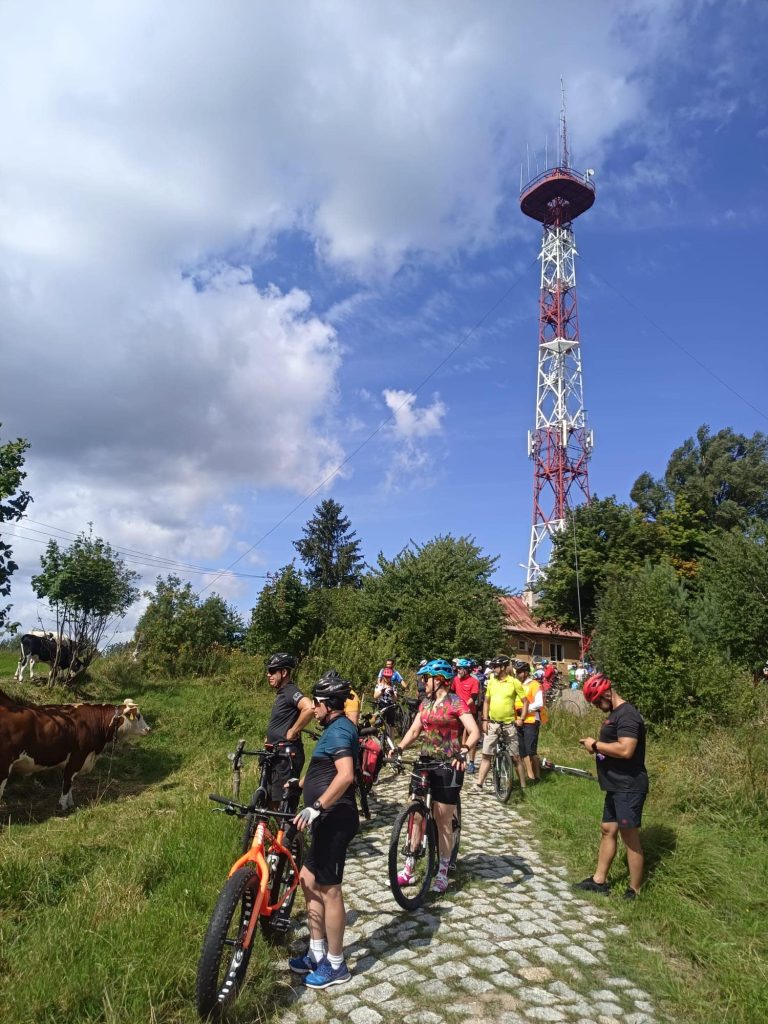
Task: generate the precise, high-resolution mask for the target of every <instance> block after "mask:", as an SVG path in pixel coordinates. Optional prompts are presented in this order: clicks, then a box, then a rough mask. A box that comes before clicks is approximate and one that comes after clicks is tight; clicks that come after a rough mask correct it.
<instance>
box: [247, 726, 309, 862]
mask: <svg viewBox="0 0 768 1024" xmlns="http://www.w3.org/2000/svg"><path fill="white" fill-rule="evenodd" d="M297 752H298V747H297V744H296V743H289V742H288V741H286V740H283V741H281V742H279V743H265V744H264V749H263V750H246V749H245V740H240V742H239V743H238V744H237V749H236V750H235V752H234V754H230V755H229V759H230V761H231V762H232V791H233V793H234V796H235V798H236V799H237V798H238V797H239V795H240V772H241V769H242V766H243V758H244V757H256V758H258V761H259V768H260V775H259V785H258V787H257V789H256V791H255V792H254V794H253V796H252V797H251V799H250V803H249V804H248V806H249V807H252V808H254V811H252V812H250V813H248V814H247V815H246V816H245V828H244V829H243V840H242V844H241V846H242V852H243V853H246V852H247V851H248V850H249V849H250V848H251V843H252V842H253V834H254V832H255V831H256V823H257V815H256V814H255V810H256V809H260V808H266V807H268V806H269V800H270V793H271V792H272V773H273V771H274V769H275V766H276V765H277V764H279V763H280V761H288V762H290V763H291V765H293V764H294V763H295V760H296V754H297ZM300 797H301V790H300V789H299V770H298V769H295V770H292V771H291V775H290V778H289V779H288V781H287V782H286V783H285V784H284V786H283V795H282V800H281V803H280V809H281V810H282V811H284V812H285V813H286V814H289V813H291V812H293V813H294V814H295V813H296V809H297V808H298V806H299V798H300Z"/></svg>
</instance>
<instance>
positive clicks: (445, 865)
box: [438, 857, 451, 875]
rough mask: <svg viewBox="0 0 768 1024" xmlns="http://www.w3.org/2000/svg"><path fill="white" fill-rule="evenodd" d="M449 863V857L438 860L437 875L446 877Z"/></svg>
mask: <svg viewBox="0 0 768 1024" xmlns="http://www.w3.org/2000/svg"><path fill="white" fill-rule="evenodd" d="M450 863H451V860H450V857H441V858H440V867H439V868H438V872H439V874H441V875H447V874H448V865H449V864H450Z"/></svg>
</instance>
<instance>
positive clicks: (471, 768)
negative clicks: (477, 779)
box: [467, 761, 477, 775]
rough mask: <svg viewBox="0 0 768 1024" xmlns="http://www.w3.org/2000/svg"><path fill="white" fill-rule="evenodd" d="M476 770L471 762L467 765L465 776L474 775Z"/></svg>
mask: <svg viewBox="0 0 768 1024" xmlns="http://www.w3.org/2000/svg"><path fill="white" fill-rule="evenodd" d="M476 771H477V769H476V768H475V765H474V763H473V762H472V761H470V762H469V764H468V765H467V775H474V774H475V772H476Z"/></svg>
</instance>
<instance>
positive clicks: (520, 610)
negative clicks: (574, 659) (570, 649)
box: [499, 597, 580, 640]
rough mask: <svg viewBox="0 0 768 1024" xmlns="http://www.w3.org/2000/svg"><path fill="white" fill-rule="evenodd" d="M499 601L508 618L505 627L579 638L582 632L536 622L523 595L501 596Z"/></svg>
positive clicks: (547, 634) (540, 634)
mask: <svg viewBox="0 0 768 1024" xmlns="http://www.w3.org/2000/svg"><path fill="white" fill-rule="evenodd" d="M499 601H500V602H501V607H502V608H503V609H504V616H505V618H506V622H505V624H504V626H505V629H508V630H515V631H517V632H520V633H531V634H532V635H534V636H564V637H573V638H574V639H576V640H578V639H579V636H580V634H579V633H575V632H574V631H573V630H572V629H557V628H552V629H550V628H548V627H547V626H545V625H544V624H543V623H541V622H536V620H535V619H534V618H533V616H532V615H531V611H530V609H529V608H528V605H527V604H526V603H525V601H524V600H523V599H522V597H500V598H499Z"/></svg>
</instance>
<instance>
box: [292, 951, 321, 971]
mask: <svg viewBox="0 0 768 1024" xmlns="http://www.w3.org/2000/svg"><path fill="white" fill-rule="evenodd" d="M288 967H289V968H290V970H292V971H293V973H294V974H311V973H312V971H314V969H315V968H316V967H317V964H316V963H315V961H314V960H313V959H312V955H311V954H310V953H305V954H304V956H294V957H291V959H290V960H289V961H288Z"/></svg>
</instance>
